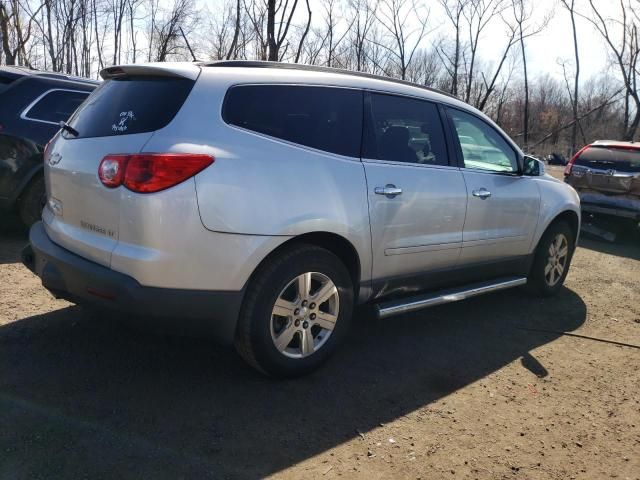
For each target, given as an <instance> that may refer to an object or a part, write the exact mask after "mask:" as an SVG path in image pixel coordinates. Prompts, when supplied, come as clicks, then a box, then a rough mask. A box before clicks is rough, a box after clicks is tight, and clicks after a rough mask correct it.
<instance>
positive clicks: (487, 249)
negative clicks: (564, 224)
mask: <svg viewBox="0 0 640 480" xmlns="http://www.w3.org/2000/svg"><path fill="white" fill-rule="evenodd" d="M447 111H448V114H449V118H450V120H451V125H452V126H453V130H454V133H455V135H456V136H457V140H458V145H459V148H460V150H459V155H460V157H461V161H462V165H461V166H462V174H463V176H464V181H465V184H466V187H467V214H466V220H465V223H464V232H463V239H462V241H463V243H462V254H461V256H460V264H461V265H469V264H474V263H485V262H493V261H498V260H502V259H508V258H509V257H517V256H521V255H526V254H527V253H528V251H529V246H530V245H531V241H532V239H533V235H534V232H535V229H536V225H537V221H538V212H539V208H540V194H539V190H538V187H537V185H536V183H535V182H534V181H531V177H525V176H522V175H518V160H517V155H518V153H517V152H516V151H515V150H514V149H513V148H512V147H511V145H509V143H508V142H507V141H506V140H505V139H504V137H503V136H502V135H501V134H500V133H499V132H498V131H497V130H496V129H495V128H494V127H493V126H491V125H490V124H489V123H487V122H485V121H484V120H482V119H481V118H479V117H477V116H475V115H471V114H469V113H467V112H463V111H461V110H457V109H453V108H450V109H447Z"/></svg>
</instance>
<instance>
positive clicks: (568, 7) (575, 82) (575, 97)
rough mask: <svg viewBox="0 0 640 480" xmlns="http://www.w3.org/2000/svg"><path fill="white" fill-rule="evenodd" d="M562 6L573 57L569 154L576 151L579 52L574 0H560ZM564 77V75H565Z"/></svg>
mask: <svg viewBox="0 0 640 480" xmlns="http://www.w3.org/2000/svg"><path fill="white" fill-rule="evenodd" d="M560 1H561V2H562V5H563V6H564V8H565V9H566V10H567V11H568V12H569V16H570V17H571V29H572V31H573V51H574V59H575V75H574V77H573V96H572V98H571V104H572V109H573V125H572V127H571V154H572V155H573V154H574V153H575V152H576V138H577V135H578V125H579V123H580V122H579V120H578V102H579V97H578V89H579V85H580V53H579V51H578V30H577V28H576V18H575V16H576V10H575V0H571V1H570V2H569V0H560ZM565 78H566V76H565Z"/></svg>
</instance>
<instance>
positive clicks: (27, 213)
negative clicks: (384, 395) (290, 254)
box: [0, 67, 99, 226]
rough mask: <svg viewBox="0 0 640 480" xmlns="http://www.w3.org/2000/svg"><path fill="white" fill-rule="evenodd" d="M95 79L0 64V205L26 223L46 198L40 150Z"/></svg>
mask: <svg viewBox="0 0 640 480" xmlns="http://www.w3.org/2000/svg"><path fill="white" fill-rule="evenodd" d="M98 84H99V82H97V81H92V80H87V79H84V78H79V77H72V76H69V75H64V74H60V73H50V72H43V71H39V70H30V69H27V68H22V67H0V209H3V210H17V211H18V213H19V214H20V217H21V219H22V221H23V222H24V223H25V224H26V225H27V226H30V225H31V224H32V223H34V222H36V221H37V220H39V219H40V214H41V212H42V207H43V205H44V201H45V193H44V179H43V177H42V169H43V165H42V152H43V149H44V146H45V145H46V144H47V142H48V141H49V140H50V139H51V138H52V137H53V136H54V135H55V133H56V132H57V131H58V129H59V128H60V127H59V122H60V121H62V120H67V119H68V118H69V117H70V116H71V114H72V113H73V112H74V111H75V109H76V108H77V107H78V106H79V105H80V104H81V103H82V102H83V101H84V100H85V99H86V98H87V96H88V95H89V94H90V93H91V91H92V90H93V89H95V88H96V87H97V86H98Z"/></svg>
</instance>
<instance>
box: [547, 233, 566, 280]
mask: <svg viewBox="0 0 640 480" xmlns="http://www.w3.org/2000/svg"><path fill="white" fill-rule="evenodd" d="M548 254H549V256H548V257H547V264H546V265H545V267H544V279H545V281H546V282H547V285H549V286H550V287H553V286H555V285H556V284H557V283H558V282H559V281H560V279H561V278H562V275H563V274H564V271H565V269H566V268H567V260H568V258H569V242H568V240H567V237H566V236H565V235H564V234H562V233H559V234H558V235H556V236H555V238H554V239H553V241H552V242H551V245H549V250H548Z"/></svg>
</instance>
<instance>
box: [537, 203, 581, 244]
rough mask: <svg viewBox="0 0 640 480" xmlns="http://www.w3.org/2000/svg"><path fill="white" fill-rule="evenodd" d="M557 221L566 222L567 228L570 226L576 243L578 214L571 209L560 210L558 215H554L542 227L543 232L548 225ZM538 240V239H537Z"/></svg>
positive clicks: (578, 226)
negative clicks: (544, 226)
mask: <svg viewBox="0 0 640 480" xmlns="http://www.w3.org/2000/svg"><path fill="white" fill-rule="evenodd" d="M559 222H565V223H566V224H568V225H569V228H571V231H572V232H573V238H574V242H575V244H576V245H577V243H578V234H579V232H580V216H579V215H578V214H577V213H576V212H575V211H573V210H564V211H563V212H560V213H559V214H558V215H556V216H555V217H554V218H553V219H552V220H551V221H550V222H549V223H548V225H547V226H546V228H545V229H544V232H546V231H547V230H548V229H549V227H551V226H552V225H555V224H556V223H559ZM544 232H543V235H544ZM541 238H542V237H541ZM538 241H540V240H539V239H538Z"/></svg>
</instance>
